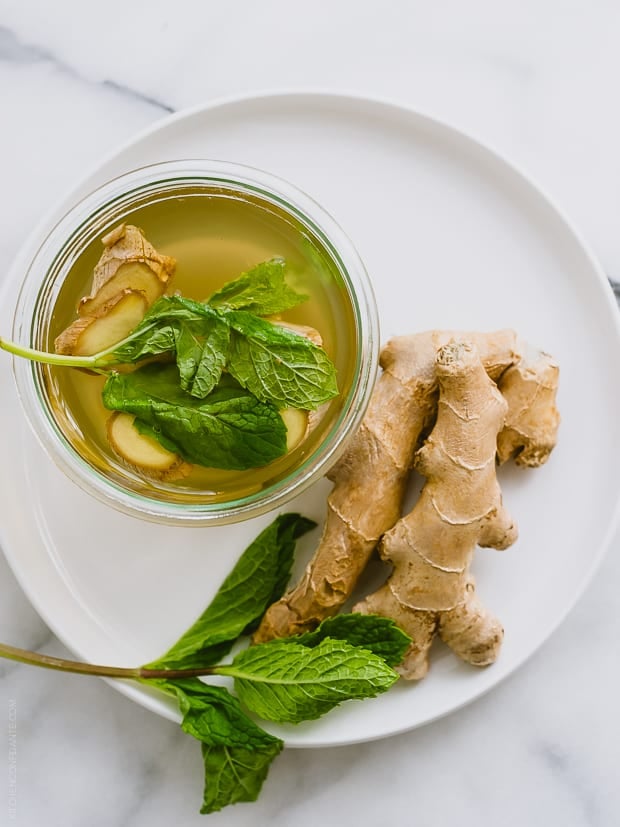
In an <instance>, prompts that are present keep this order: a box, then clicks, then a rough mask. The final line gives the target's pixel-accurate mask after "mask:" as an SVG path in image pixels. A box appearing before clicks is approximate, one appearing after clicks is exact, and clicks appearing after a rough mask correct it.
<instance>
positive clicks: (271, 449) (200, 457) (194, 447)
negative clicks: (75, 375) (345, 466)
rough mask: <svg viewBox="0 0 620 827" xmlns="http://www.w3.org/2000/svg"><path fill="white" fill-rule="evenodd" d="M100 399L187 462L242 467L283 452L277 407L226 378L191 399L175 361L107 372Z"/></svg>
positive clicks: (263, 462)
mask: <svg viewBox="0 0 620 827" xmlns="http://www.w3.org/2000/svg"><path fill="white" fill-rule="evenodd" d="M102 397H103V404H104V405H105V407H106V408H108V409H109V410H113V411H126V412H127V413H132V414H135V416H136V417H137V418H138V419H139V420H141V421H142V422H144V423H146V424H147V425H150V426H151V427H152V428H153V433H154V434H155V435H156V436H158V435H159V434H160V433H161V434H162V436H163V438H164V440H166V441H167V442H168V444H173V445H175V446H176V448H177V451H178V453H179V454H180V455H181V456H182V457H183V458H184V459H185V460H187V461H188V462H194V463H197V464H198V465H205V466H207V467H213V468H227V469H233V470H247V469H248V468H256V467H259V466H261V465H266V464H267V463H269V462H271V461H272V460H274V459H277V457H280V456H282V455H283V454H285V453H286V428H285V426H284V423H283V421H282V417H281V416H280V415H279V414H278V412H277V410H276V409H275V408H274V407H273V406H272V405H266V404H264V403H262V402H260V401H259V400H258V399H257V398H256V397H255V396H254V395H253V394H252V393H249V392H248V391H246V390H243V389H242V388H239V387H238V386H236V384H235V383H233V382H231V381H230V379H226V380H225V381H222V383H221V384H220V385H219V386H218V387H217V388H216V390H214V391H213V392H212V393H210V394H209V396H208V397H207V398H206V399H195V398H194V397H192V396H190V395H189V394H187V393H185V391H183V390H182V389H181V388H180V386H179V372H178V370H177V368H176V366H175V365H161V364H151V365H145V366H144V367H142V368H140V369H138V370H136V371H134V372H133V373H124V374H119V373H113V374H111V375H110V376H109V377H108V379H107V381H106V383H105V386H104V388H103V393H102ZM158 438H159V436H158Z"/></svg>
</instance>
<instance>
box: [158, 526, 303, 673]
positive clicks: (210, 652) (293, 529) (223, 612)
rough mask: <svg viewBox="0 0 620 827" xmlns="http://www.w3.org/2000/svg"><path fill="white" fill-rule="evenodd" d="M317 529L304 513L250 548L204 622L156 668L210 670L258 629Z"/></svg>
mask: <svg viewBox="0 0 620 827" xmlns="http://www.w3.org/2000/svg"><path fill="white" fill-rule="evenodd" d="M315 526H316V523H314V522H313V521H312V520H308V519H306V518H305V517H302V516H301V515H300V514H281V515H280V516H279V517H276V519H275V520H274V521H273V522H272V523H271V524H270V525H269V526H267V528H265V529H264V530H263V531H262V532H261V533H260V534H259V535H258V537H257V538H256V539H255V540H254V541H253V542H252V543H251V544H250V545H249V546H248V547H247V549H246V550H245V551H244V552H243V554H242V555H241V557H240V558H239V560H238V562H237V564H236V565H235V567H234V568H233V570H232V571H231V572H230V574H229V575H228V577H227V578H226V579H225V580H224V582H223V583H222V585H221V586H220V588H219V590H218V592H217V594H216V595H215V597H214V598H213V600H212V601H211V603H210V604H209V606H208V607H207V608H206V609H205V611H204V612H203V613H202V615H201V616H200V617H199V618H198V620H197V621H196V622H195V623H194V624H193V625H192V626H191V627H190V628H189V629H188V630H187V631H186V632H185V634H184V635H183V636H182V637H181V638H180V639H179V640H178V641H177V642H176V643H175V644H174V646H173V647H172V648H171V649H169V650H168V652H166V654H165V655H164V656H163V657H161V658H159V659H158V660H156V661H154V662H153V663H150V664H149V665H148V668H150V669H192V668H195V667H201V666H210V665H212V664H214V663H217V662H218V661H219V660H220V658H221V657H223V655H225V654H226V653H227V652H228V651H229V650H230V647H231V645H232V643H233V642H234V641H235V640H236V639H237V638H238V637H239V635H241V634H244V633H245V634H247V633H249V632H250V631H252V629H253V628H254V627H255V626H256V625H257V623H258V621H259V620H260V618H261V617H262V616H263V614H264V612H265V610H266V609H267V607H268V606H269V605H271V603H273V602H274V601H275V600H278V598H280V597H281V596H282V594H283V592H284V589H285V588H286V585H287V583H288V580H289V578H290V575H291V567H292V564H293V556H294V553H295V543H296V541H297V540H298V539H299V537H301V536H302V535H304V534H306V533H307V532H308V531H310V530H311V529H313V528H314V527H315Z"/></svg>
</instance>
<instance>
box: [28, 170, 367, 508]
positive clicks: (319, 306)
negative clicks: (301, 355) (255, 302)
mask: <svg viewBox="0 0 620 827" xmlns="http://www.w3.org/2000/svg"><path fill="white" fill-rule="evenodd" d="M121 221H123V222H125V223H128V224H134V225H136V226H138V227H140V228H141V229H142V230H143V232H144V234H145V236H146V238H147V239H148V240H149V241H150V242H151V243H152V244H153V246H154V247H155V249H156V250H157V251H158V252H159V253H162V254H165V255H169V256H172V257H174V258H175V259H176V262H177V265H176V273H175V275H174V278H173V279H172V281H171V282H170V285H169V287H168V289H167V291H166V292H167V293H180V294H181V295H183V296H185V297H187V298H192V299H196V300H205V299H207V298H208V297H209V296H210V295H211V294H212V293H213V292H215V291H216V290H218V289H219V288H220V287H222V285H223V284H225V283H226V282H228V281H231V280H233V279H235V278H237V277H238V276H239V275H240V274H241V273H242V272H245V271H247V270H250V269H251V268H252V267H253V266H255V265H256V264H258V263H259V262H262V261H266V260H268V259H271V258H276V257H277V258H282V259H284V260H285V261H286V263H287V283H288V284H290V286H291V287H293V288H294V289H295V290H297V291H298V292H300V293H303V294H306V295H307V296H308V299H307V300H306V301H305V302H303V303H301V304H299V305H298V306H297V307H295V308H293V309H291V310H289V311H286V312H284V313H282V314H281V316H280V318H281V320H282V321H283V322H290V323H294V324H301V325H308V326H310V327H313V328H316V330H318V331H319V333H320V335H321V337H322V340H323V347H324V349H325V351H326V353H327V355H328V356H329V357H330V359H331V360H332V361H333V362H334V364H335V366H336V370H337V376H338V387H339V395H338V396H337V397H335V398H334V399H333V400H332V401H331V402H330V403H328V404H327V405H326V406H325V407H324V408H323V409H321V412H320V414H321V415H320V417H319V418H318V424H317V425H316V427H314V428H313V430H312V431H311V432H310V433H309V434H308V436H307V437H306V438H305V439H304V440H303V441H302V442H301V443H300V444H299V446H298V447H296V448H294V449H293V450H292V451H290V452H289V453H287V454H285V455H284V456H282V457H280V458H279V459H277V460H275V461H274V462H271V463H270V464H269V465H265V466H263V467H260V468H253V469H251V470H247V471H228V470H221V469H215V468H206V467H203V466H198V465H195V466H193V468H192V471H191V472H190V474H189V475H188V476H186V477H185V478H184V479H182V480H178V481H175V482H161V481H155V480H152V479H148V478H146V477H143V476H142V475H140V474H139V473H136V472H135V471H133V470H131V469H130V468H128V467H127V466H126V465H124V464H123V463H122V462H121V461H120V460H119V458H118V457H117V456H116V455H115V453H114V452H113V450H112V449H111V448H110V445H109V443H108V440H107V436H106V423H107V421H108V418H109V417H110V416H111V412H110V411H108V410H106V409H105V408H104V406H103V403H102V399H101V391H102V388H103V385H104V382H105V377H104V376H100V375H95V374H91V373H88V372H86V371H82V370H78V369H70V368H49V367H46V368H44V369H43V373H44V379H45V383H46V389H47V393H48V396H49V400H50V403H51V406H52V408H53V410H54V414H55V417H56V419H57V422H58V425H59V426H60V428H61V430H62V432H63V434H64V436H65V437H66V439H67V440H68V441H69V442H70V443H71V444H72V445H73V447H74V448H75V449H76V450H77V452H78V453H79V454H80V455H81V456H82V457H83V458H84V459H85V460H87V462H89V463H90V464H92V465H93V466H95V467H96V468H97V469H99V470H100V471H101V472H103V473H104V474H105V475H106V476H107V477H109V478H111V479H113V480H115V481H116V482H118V483H119V484H120V485H122V486H124V487H129V488H131V489H133V490H134V491H135V492H136V493H140V494H144V495H147V496H149V497H151V498H153V497H154V498H156V499H162V500H165V501H179V502H188V501H189V502H192V501H200V502H214V503H216V502H224V501H232V500H236V499H239V498H241V497H245V496H247V495H250V494H252V493H254V492H257V491H260V490H261V489H263V488H265V487H269V486H270V485H272V484H274V483H276V482H277V481H278V480H281V479H282V478H284V477H286V476H287V475H288V474H289V473H290V472H291V471H292V470H293V469H294V468H297V467H298V466H300V465H301V464H303V463H304V461H305V460H306V458H308V457H309V456H310V455H311V454H312V452H313V451H314V450H315V449H316V448H317V446H318V445H319V444H320V443H321V442H322V441H323V440H324V439H325V436H326V434H328V433H329V432H330V430H331V429H333V428H334V426H335V425H336V423H337V422H338V419H339V416H340V414H341V412H342V408H343V400H345V399H346V398H347V395H348V394H349V392H350V391H351V386H352V383H353V381H354V376H355V371H356V359H357V340H356V335H357V334H356V327H355V317H354V311H353V307H352V300H351V297H350V296H349V293H348V290H347V288H346V286H345V285H344V284H343V281H342V277H341V275H340V272H339V270H338V267H337V265H336V264H335V262H334V260H333V258H332V255H331V254H330V252H329V251H328V249H327V247H326V245H325V244H324V243H323V241H322V240H321V239H320V238H319V237H318V235H315V234H314V233H312V232H310V231H309V229H308V227H307V226H305V225H303V224H302V223H301V222H300V221H299V220H298V219H297V218H296V217H294V216H293V215H291V214H290V213H289V212H288V211H287V210H285V209H284V208H283V207H281V206H280V205H279V204H277V203H274V202H272V201H270V200H269V201H268V200H266V199H264V198H263V197H261V196H260V195H255V194H248V193H245V192H244V193H240V192H239V191H236V190H234V189H226V188H225V187H215V186H206V185H205V186H197V185H195V184H192V186H191V187H190V186H187V187H180V188H179V189H177V190H173V189H171V190H168V191H166V192H164V193H163V194H162V193H160V194H159V195H158V198H157V200H153V201H151V202H148V203H143V204H140V205H138V206H136V207H135V208H134V209H131V210H130V211H128V212H127V213H125V214H124V215H123V216H122V217H121V218H119V217H118V216H116V217H115V219H114V225H116V224H118V223H120V222H121ZM111 226H113V225H110V227H108V229H110V228H111ZM99 235H103V233H100V234H99ZM102 249H103V248H102V244H101V241H100V237H99V236H98V237H97V238H93V239H92V240H91V241H90V242H89V243H88V245H87V246H86V247H85V249H84V250H83V251H82V252H81V253H80V254H79V256H78V257H77V258H76V259H75V261H74V262H73V263H72V265H71V267H70V269H69V271H68V273H67V275H66V278H65V279H64V282H63V284H62V287H61V289H60V291H59V293H58V295H57V298H56V301H55V304H54V308H53V313H52V316H51V323H50V326H49V329H48V331H47V342H46V346H47V347H48V349H52V348H53V341H54V339H55V337H56V336H57V335H58V334H59V333H60V332H61V331H62V330H63V329H64V328H66V327H67V326H68V325H69V324H70V323H71V322H72V321H73V320H74V319H75V318H76V308H77V304H78V302H79V300H80V298H81V297H82V296H85V295H88V293H89V292H90V286H91V281H92V274H93V269H94V267H95V265H96V263H97V261H98V259H99V257H100V255H101V252H102Z"/></svg>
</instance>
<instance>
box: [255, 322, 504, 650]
mask: <svg viewBox="0 0 620 827" xmlns="http://www.w3.org/2000/svg"><path fill="white" fill-rule="evenodd" d="M453 338H455V339H461V338H466V339H467V340H468V341H472V342H473V343H474V344H475V345H476V346H477V347H478V350H479V352H480V354H481V356H482V360H483V363H484V366H485V369H486V371H487V373H488V374H489V375H490V376H491V378H492V379H498V378H499V377H500V376H501V374H502V373H503V371H504V370H506V368H508V367H509V366H510V365H512V364H514V363H515V362H516V361H518V359H519V353H518V351H517V339H516V334H515V333H514V331H512V330H503V331H497V332H494V333H486V334H483V333H473V334H469V333H468V334H462V333H453V332H451V331H429V332H426V333H417V334H413V335H411V336H399V337H396V338H394V339H392V340H391V341H389V342H388V343H387V345H386V346H385V347H384V348H383V350H382V353H381V366H382V367H383V373H382V375H381V377H380V378H379V380H378V382H377V385H376V387H375V390H374V392H373V396H372V398H371V401H370V405H369V408H368V411H367V413H366V416H365V418H364V421H363V422H362V425H361V426H360V428H359V430H358V432H357V433H356V435H355V436H354V438H353V440H352V442H351V445H350V447H349V449H348V450H347V452H346V453H345V455H344V456H343V457H342V459H341V460H340V461H339V462H338V464H337V465H336V466H335V467H334V468H333V469H332V471H331V472H330V473H329V475H328V476H329V477H330V479H332V480H333V481H334V488H333V490H332V492H331V494H330V496H329V498H328V504H327V518H326V522H325V527H324V530H323V536H322V538H321V541H320V544H319V547H318V549H317V550H316V552H315V555H314V557H313V559H312V561H311V562H310V564H309V565H308V567H307V569H306V572H305V574H304V576H303V577H302V579H301V581H300V582H299V584H298V585H297V586H295V587H294V588H293V589H291V591H289V592H288V593H287V594H285V595H284V596H283V597H282V598H281V599H280V600H279V601H277V602H276V603H274V604H272V606H270V608H269V609H268V610H267V612H266V614H265V616H264V617H263V620H262V622H261V625H260V627H259V629H258V630H257V632H256V633H255V635H254V639H255V640H256V641H258V642H260V641H265V640H270V639H272V638H274V637H286V636H288V635H294V634H298V633H299V632H303V631H306V630H308V629H312V628H314V627H315V626H317V625H318V624H319V623H320V621H321V620H323V619H324V618H325V617H329V616H330V615H333V614H336V612H337V611H338V610H339V609H340V607H341V606H342V605H343V604H344V603H345V601H346V600H347V599H348V597H350V595H351V593H352V591H353V589H354V587H355V585H356V583H357V581H358V579H359V577H360V575H361V573H362V572H363V570H364V569H365V567H366V564H367V563H368V560H369V559H370V556H371V554H372V551H373V549H374V548H375V546H376V544H377V542H378V541H379V538H380V537H381V535H382V534H383V533H384V532H386V531H387V530H388V529H390V528H391V527H392V526H393V525H394V524H395V523H396V522H397V520H398V519H399V518H400V511H401V505H402V502H403V499H404V495H405V491H406V488H407V482H408V479H409V471H410V468H411V465H412V462H413V456H414V453H415V451H416V450H417V448H418V447H419V443H420V438H421V436H422V434H423V433H424V431H425V430H426V429H427V428H428V427H430V425H432V421H433V417H434V413H435V410H436V400H437V375H436V364H435V359H436V354H437V350H438V349H439V348H440V347H441V346H442V345H444V344H447V343H448V342H449V341H450V340H451V339H453Z"/></svg>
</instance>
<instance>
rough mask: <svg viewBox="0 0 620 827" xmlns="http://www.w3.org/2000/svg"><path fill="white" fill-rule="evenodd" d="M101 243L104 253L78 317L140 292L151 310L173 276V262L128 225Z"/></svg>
mask: <svg viewBox="0 0 620 827" xmlns="http://www.w3.org/2000/svg"><path fill="white" fill-rule="evenodd" d="M101 240H102V242H103V245H104V248H105V249H104V251H103V254H102V256H101V258H100V259H99V262H98V263H97V266H96V267H95V270H94V272H93V283H92V288H91V294H90V296H84V298H83V299H82V300H81V302H80V304H79V308H78V312H79V314H80V316H91V315H93V314H94V312H95V311H96V310H98V309H99V308H100V307H102V306H103V305H104V304H106V303H107V302H108V301H110V299H112V298H113V297H114V296H115V295H117V294H118V293H120V292H122V291H123V290H139V291H141V292H142V293H144V296H145V298H146V302H147V307H150V306H151V304H153V302H154V301H155V300H156V299H158V298H159V297H160V296H161V295H162V294H163V293H164V291H165V289H166V287H167V285H168V282H169V281H170V279H171V278H172V276H173V275H174V270H175V267H176V261H175V259H173V258H171V257H170V256H164V255H161V254H160V253H158V252H157V250H156V249H155V248H154V247H153V245H152V244H151V243H150V242H149V241H147V239H146V238H145V237H144V235H143V234H142V231H141V230H139V229H138V227H134V226H133V225H131V224H121V225H119V226H118V227H116V228H115V229H114V230H111V231H110V232H109V233H108V234H107V235H105V236H104V237H103V238H102V239H101Z"/></svg>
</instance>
